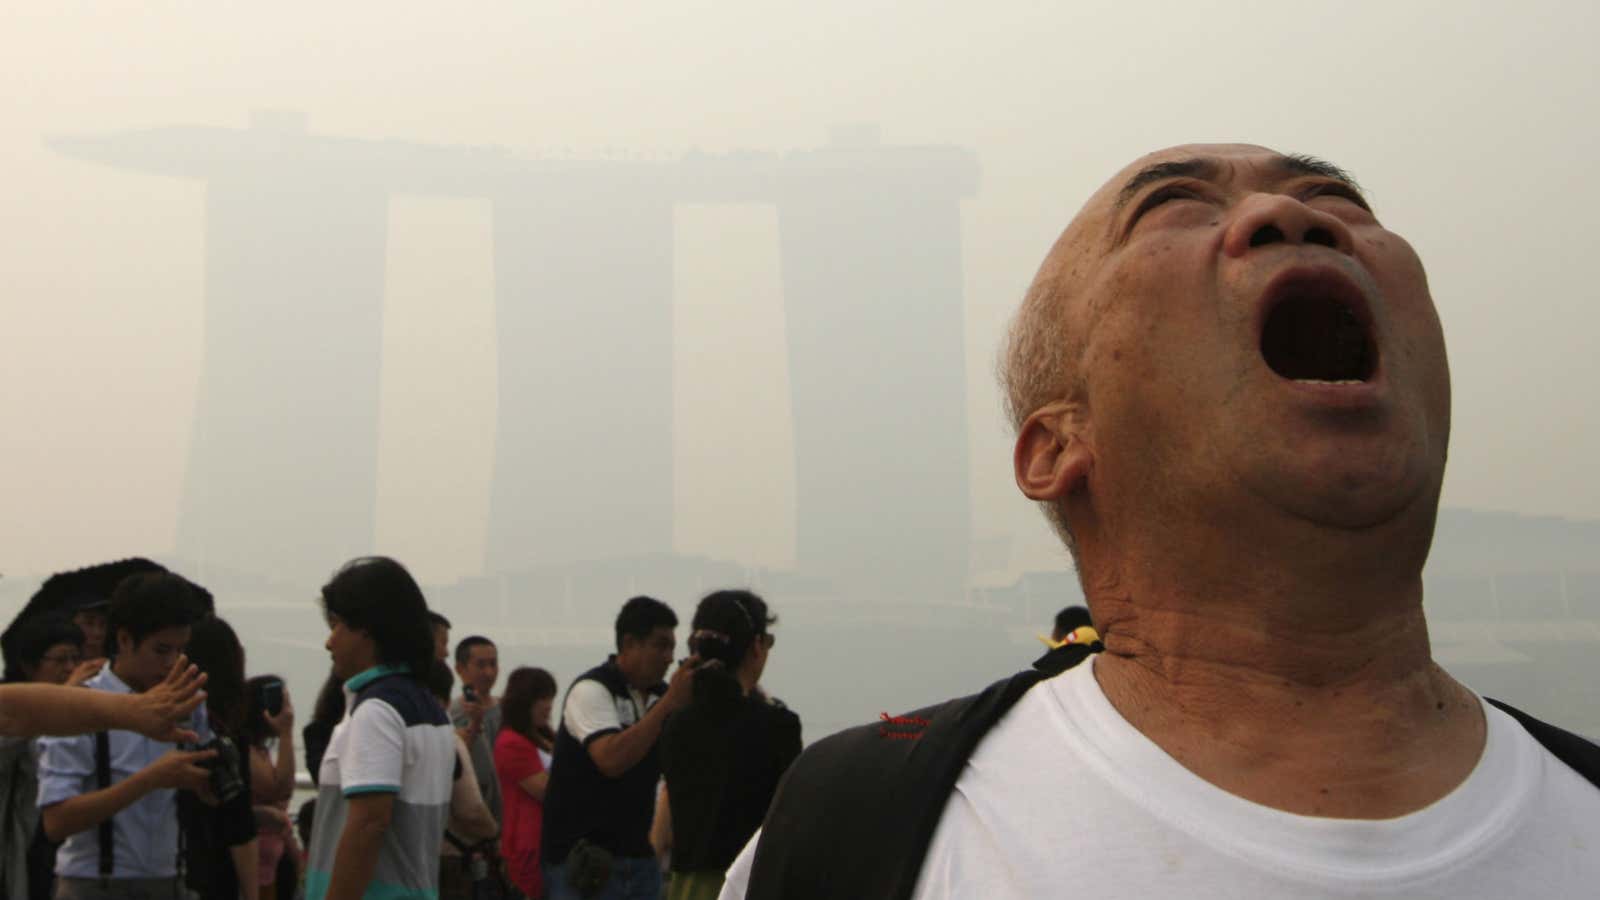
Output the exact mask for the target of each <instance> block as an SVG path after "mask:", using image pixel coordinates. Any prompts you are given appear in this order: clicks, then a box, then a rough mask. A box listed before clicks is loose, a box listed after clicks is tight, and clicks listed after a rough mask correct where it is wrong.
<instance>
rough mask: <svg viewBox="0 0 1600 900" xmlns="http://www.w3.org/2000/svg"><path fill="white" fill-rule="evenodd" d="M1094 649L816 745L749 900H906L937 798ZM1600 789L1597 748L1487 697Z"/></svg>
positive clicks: (775, 817)
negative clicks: (1039, 687)
mask: <svg viewBox="0 0 1600 900" xmlns="http://www.w3.org/2000/svg"><path fill="white" fill-rule="evenodd" d="M1101 649H1102V645H1101V644H1099V643H1098V642H1096V643H1094V644H1090V645H1084V644H1067V645H1064V646H1062V647H1059V648H1057V649H1055V650H1052V651H1050V652H1049V653H1047V654H1045V655H1044V656H1043V657H1041V658H1040V659H1039V660H1038V661H1036V662H1035V663H1034V664H1033V668H1031V669H1028V670H1025V671H1023V672H1019V673H1017V674H1016V675H1013V676H1011V677H1010V678H1006V679H1003V680H1001V681H997V682H995V683H994V684H992V685H990V686H989V687H988V688H987V689H985V690H984V691H982V692H981V693H978V694H973V695H972V696H969V697H961V698H958V699H956V700H950V701H947V702H944V703H940V704H937V705H934V706H929V707H926V708H923V709H920V710H917V711H915V712H911V713H907V714H905V715H903V716H889V715H887V714H886V715H884V716H882V717H880V719H879V721H878V722H876V723H873V724H871V725H863V726H857V727H855V728H850V729H846V730H845V731H841V732H839V733H838V734H835V735H831V736H829V737H827V738H824V739H822V740H821V741H818V742H817V743H816V744H813V745H812V746H811V747H809V748H808V749H807V750H806V752H805V753H803V754H802V755H801V756H800V758H799V759H798V760H796V761H795V764H794V765H793V766H792V767H791V768H790V769H789V772H788V773H787V774H786V775H785V776H784V778H783V781H782V783H781V784H779V786H778V792H777V795H776V796H775V797H773V800H772V807H771V809H769V810H768V812H767V818H766V821H765V823H764V824H763V826H762V832H761V839H760V842H759V843H758V844H757V845H756V852H755V861H754V863H753V865H752V867H751V872H750V884H749V888H748V890H747V891H746V893H745V897H746V898H747V900H777V898H783V900H789V898H795V900H799V898H815V897H837V898H848V897H871V898H874V900H909V898H910V897H911V892H912V891H913V890H915V889H916V885H917V878H918V876H919V875H920V874H921V872H922V861H923V858H924V857H925V856H926V855H927V852H928V844H929V843H930V842H931V841H932V840H933V832H934V829H935V827H937V825H938V824H939V817H940V815H942V813H943V811H944V806H945V801H946V800H947V799H949V796H950V792H951V791H952V790H953V789H954V788H955V784H956V780H957V779H958V778H960V777H961V772H962V770H963V769H964V768H965V767H966V762H967V759H968V757H970V756H971V755H972V751H973V750H974V749H976V748H977V746H978V743H979V742H980V741H982V740H983V737H984V735H985V734H987V733H988V732H989V729H990V728H992V727H993V726H994V724H995V723H996V722H998V721H1000V718H1001V717H1002V716H1004V715H1005V713H1006V712H1007V711H1008V710H1010V709H1011V707H1012V706H1013V705H1015V704H1016V702H1017V700H1019V699H1020V698H1021V697H1022V695H1023V694H1025V693H1027V692H1028V689H1029V688H1032V687H1033V686H1034V685H1035V684H1037V683H1038V682H1040V681H1043V680H1044V679H1046V678H1050V677H1052V676H1054V675H1058V674H1060V673H1061V672H1064V671H1066V670H1067V669H1070V668H1072V667H1073V666H1076V665H1077V664H1078V663H1081V662H1082V661H1083V660H1085V659H1087V658H1088V657H1089V656H1090V655H1091V654H1093V653H1096V652H1099V651H1100V650H1101ZM1489 702H1490V703H1493V704H1494V705H1495V706H1496V707H1498V708H1500V709H1502V710H1504V711H1505V712H1506V713H1507V714H1508V715H1510V716H1511V717H1512V718H1514V719H1516V720H1517V722H1519V723H1520V724H1521V725H1522V726H1523V728H1525V729H1527V731H1528V733H1529V734H1531V735H1532V736H1533V737H1534V739H1535V740H1537V741H1538V742H1539V743H1540V744H1542V745H1543V746H1544V747H1545V749H1546V750H1548V751H1550V753H1551V754H1552V755H1553V756H1555V757H1556V758H1557V759H1560V760H1561V761H1562V762H1563V763H1566V764H1567V765H1568V766H1569V767H1571V768H1572V769H1573V770H1574V771H1576V772H1577V773H1578V774H1579V775H1582V776H1583V777H1584V778H1586V779H1588V780H1589V782H1590V783H1591V784H1594V785H1595V786H1596V787H1597V788H1600V747H1596V746H1595V745H1594V744H1592V743H1590V742H1589V741H1587V740H1585V739H1583V738H1581V737H1579V736H1577V735H1575V734H1572V733H1570V732H1567V731H1563V730H1562V729H1560V728H1557V727H1555V726H1553V725H1549V724H1546V723H1544V722H1541V721H1539V720H1538V719H1535V718H1533V717H1532V716H1529V715H1528V714H1526V713H1524V712H1522V711H1520V710H1517V709H1514V708H1512V707H1510V706H1508V705H1506V704H1504V703H1501V702H1499V701H1496V700H1490V701H1489Z"/></svg>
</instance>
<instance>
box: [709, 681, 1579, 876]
mask: <svg viewBox="0 0 1600 900" xmlns="http://www.w3.org/2000/svg"><path fill="white" fill-rule="evenodd" d="M1484 715H1485V717H1486V719H1487V722H1488V740H1487V743H1486V744H1485V747H1484V752H1483V757H1482V758H1481V759H1480V760H1479V761H1478V765H1477V766H1476V767H1475V768H1474V769H1473V771H1472V774H1471V775H1469V776H1468V778H1467V780H1466V781H1465V782H1463V783H1462V784H1461V785H1460V786H1458V787H1457V788H1456V789H1455V790H1454V791H1452V792H1450V793H1449V794H1448V795H1446V796H1445V797H1443V798H1441V799H1440V800H1439V801H1437V802H1436V803H1434V804H1432V805H1430V806H1428V807H1427V808H1426V809H1422V810H1419V811H1417V812H1415V813H1411V814H1410V815H1406V816H1401V817H1400V818H1397V819H1385V820H1359V819H1325V818H1316V817H1312V816H1300V815H1294V814H1292V813H1286V812H1282V811H1279V810H1275V809H1271V808H1269V807H1265V806H1261V805H1258V804H1255V803H1251V802H1250V801H1248V800H1244V799H1242V798H1240V797H1237V796H1235V795H1233V794H1230V793H1228V792H1226V791H1224V790H1222V789H1221V788H1218V787H1216V786H1214V785H1212V784H1210V783H1209V782H1207V781H1205V780H1203V779H1201V778H1200V777H1199V776H1197V775H1195V774H1194V773H1192V772H1190V771H1189V770H1188V769H1185V768H1184V767H1183V766H1182V765H1180V764H1179V763H1178V762H1177V761H1176V760H1174V759H1173V758H1172V757H1170V756H1168V755H1167V754H1166V752H1165V751H1163V750H1162V749H1161V748H1160V747H1158V746H1156V745H1155V744H1154V743H1152V742H1151V741H1150V739H1149V738H1146V737H1145V736H1144V735H1143V734H1142V733H1140V732H1139V731H1138V730H1137V729H1135V728H1134V727H1133V726H1131V725H1129V724H1128V722H1127V721H1126V720H1124V719H1123V718H1122V716H1121V715H1120V714H1119V713H1117V711H1116V709H1115V708H1114V707H1112V705H1111V703H1110V702H1109V701H1108V700H1106V697H1105V694H1104V693H1102V692H1101V690H1100V685H1099V683H1098V682H1097V681H1096V680H1095V678H1094V672H1093V666H1092V665H1083V666H1079V667H1077V668H1075V669H1071V670H1069V671H1067V672H1065V673H1063V674H1062V675H1060V676H1058V677H1056V678H1053V679H1051V680H1049V681H1045V682H1042V683H1041V684H1039V685H1038V686H1037V687H1035V688H1034V689H1033V690H1031V691H1029V692H1028V693H1027V694H1025V695H1024V696H1023V698H1022V699H1021V700H1020V701H1018V703H1017V705H1016V706H1015V707H1013V708H1012V709H1011V711H1010V712H1009V713H1007V714H1006V716H1005V717H1004V718H1003V719H1001V720H1000V722H999V723H997V724H996V726H995V728H994V730H992V731H991V732H990V733H989V734H988V735H987V736H986V737H985V738H984V740H983V742H982V743H981V744H979V745H978V749H977V751H976V752H975V753H974V754H973V756H972V758H971V759H970V760H969V761H968V762H967V767H966V769H965V770H964V771H963V772H962V774H961V777H960V778H959V779H958V780H957V782H956V787H955V791H954V792H952V794H951V796H950V800H949V802H948V803H947V804H946V806H945V810H944V813H943V815H942V817H941V818H940V820H939V826H938V828H937V829H936V830H935V832H934V835H933V840H932V843H931V844H930V845H929V848H928V855H927V858H926V859H925V860H924V862H923V866H922V874H921V877H920V878H919V880H918V883H917V889H916V892H915V894H914V896H915V897H916V898H918V900H942V898H956V897H962V898H968V897H981V898H985V900H1024V898H1029V900H1031V898H1038V897H1068V896H1073V897H1083V896H1092V897H1095V898H1096V900H1112V898H1125V897H1126V898H1132V897H1140V898H1143V897H1185V898H1218V900H1251V898H1269V897H1270V898H1281V897H1292V898H1295V900H1311V898H1333V897H1339V898H1348V897H1356V896H1360V897H1406V898H1435V897H1436V898H1441V900H1443V898H1451V900H1460V898H1476V897H1481V898H1491V897H1492V898H1503V897H1596V896H1600V791H1597V790H1596V789H1595V788H1594V787H1593V786H1592V785H1590V784H1589V782H1587V781H1585V780H1584V779H1583V778H1582V777H1581V776H1579V775H1578V774H1577V773H1576V772H1573V771H1572V770H1571V769H1569V768H1568V767H1567V766H1566V765H1564V764H1563V763H1561V762H1560V761H1559V760H1557V759H1556V758H1555V757H1553V756H1551V755H1550V754H1549V753H1548V752H1547V751H1545V749H1544V748H1543V747H1541V746H1540V745H1539V744H1538V742H1536V741H1535V740H1534V739H1533V737H1532V736H1531V735H1529V734H1528V733H1527V731H1525V730H1524V729H1523V728H1522V727H1521V726H1520V725H1518V724H1517V723H1516V721H1515V720H1514V719H1512V718H1511V717H1510V716H1507V715H1506V714H1505V713H1502V712H1500V711H1499V710H1498V709H1495V708H1494V707H1492V706H1489V705H1488V704H1484ZM759 838H760V834H759V833H758V834H757V835H756V838H753V839H752V840H751V841H750V843H749V845H747V846H746V847H745V849H744V852H742V853H741V854H740V855H739V858H738V859H736V860H735V861H734V864H733V866H732V867H731V868H730V869H729V870H728V875H727V881H726V883H725V885H724V887H723V891H722V894H721V900H742V898H743V897H744V895H745V889H746V886H747V885H748V883H749V878H750V865H751V863H752V861H753V858H754V849H755V843H756V840H758V839H759Z"/></svg>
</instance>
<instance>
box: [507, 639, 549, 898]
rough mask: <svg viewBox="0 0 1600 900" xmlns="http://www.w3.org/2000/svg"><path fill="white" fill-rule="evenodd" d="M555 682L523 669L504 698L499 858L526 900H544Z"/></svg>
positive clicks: (514, 676)
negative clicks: (542, 866)
mask: <svg viewBox="0 0 1600 900" xmlns="http://www.w3.org/2000/svg"><path fill="white" fill-rule="evenodd" d="M555 700H556V679H555V677H554V676H552V675H551V674H550V673H549V672H546V671H545V670H544V669H535V668H531V667H528V666H523V667H521V668H519V669H517V670H516V671H514V672H512V673H511V677H510V678H507V679H506V689H505V692H504V693H502V694H501V695H500V710H501V723H500V734H499V736H497V737H496V738H495V741H494V770H495V774H496V776H497V777H498V778H499V779H500V797H501V799H502V802H503V803H504V804H505V805H504V807H503V809H502V819H503V821H502V822H501V824H500V856H501V858H502V859H504V860H505V863H506V874H507V876H509V877H510V879H511V883H512V884H513V885H515V886H516V888H517V890H519V891H521V892H522V894H523V896H525V897H529V898H538V897H542V896H544V877H543V874H542V873H541V872H540V871H539V840H540V838H541V837H542V835H543V830H544V829H543V825H544V791H545V787H546V786H547V785H548V784H549V783H550V754H551V752H552V751H553V750H554V749H555V741H556V734H555V731H554V730H552V729H551V727H550V710H551V708H552V707H553V706H554V705H555Z"/></svg>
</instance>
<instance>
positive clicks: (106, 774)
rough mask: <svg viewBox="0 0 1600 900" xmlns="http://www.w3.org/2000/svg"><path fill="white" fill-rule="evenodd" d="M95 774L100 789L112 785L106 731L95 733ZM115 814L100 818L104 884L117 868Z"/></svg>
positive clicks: (101, 872)
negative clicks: (113, 822)
mask: <svg viewBox="0 0 1600 900" xmlns="http://www.w3.org/2000/svg"><path fill="white" fill-rule="evenodd" d="M94 776H95V782H96V783H97V784H98V785H99V786H100V787H99V789H100V790H102V791H103V790H105V789H106V788H108V787H111V735H110V734H109V733H107V732H104V731H96V732H95V733H94ZM115 818H116V817H115V816H106V817H105V818H104V819H101V820H100V881H101V882H102V884H103V883H104V882H106V881H107V880H109V879H110V878H111V872H112V870H113V869H114V868H116V852H117V844H116V836H115V834H114V833H113V832H112V820H113V819H115Z"/></svg>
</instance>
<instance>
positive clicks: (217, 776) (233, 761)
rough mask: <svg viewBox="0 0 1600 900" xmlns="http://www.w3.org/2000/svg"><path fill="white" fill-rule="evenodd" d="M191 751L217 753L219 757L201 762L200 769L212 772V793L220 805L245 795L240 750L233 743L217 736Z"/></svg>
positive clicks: (192, 748)
mask: <svg viewBox="0 0 1600 900" xmlns="http://www.w3.org/2000/svg"><path fill="white" fill-rule="evenodd" d="M189 749H191V750H215V751H217V755H216V756H214V757H212V758H211V759H206V760H201V761H200V767H201V768H203V769H205V770H207V771H208V772H210V774H211V778H210V782H209V784H210V787H211V793H213V794H215V795H216V797H217V802H218V803H224V804H225V803H228V802H230V801H232V800H235V799H237V798H238V796H239V795H240V794H242V793H244V776H243V771H242V769H243V767H242V766H241V764H240V759H239V748H238V746H237V745H235V744H234V743H233V741H231V740H229V739H227V738H225V737H223V736H221V735H217V736H216V737H213V738H212V739H211V740H209V741H206V742H205V743H204V744H200V745H198V746H195V747H190V748H189Z"/></svg>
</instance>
